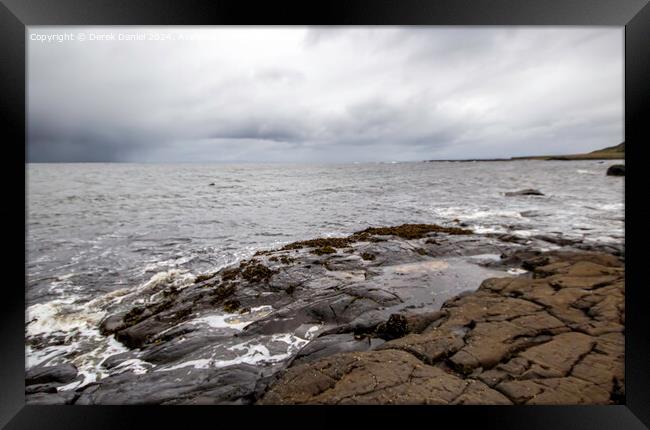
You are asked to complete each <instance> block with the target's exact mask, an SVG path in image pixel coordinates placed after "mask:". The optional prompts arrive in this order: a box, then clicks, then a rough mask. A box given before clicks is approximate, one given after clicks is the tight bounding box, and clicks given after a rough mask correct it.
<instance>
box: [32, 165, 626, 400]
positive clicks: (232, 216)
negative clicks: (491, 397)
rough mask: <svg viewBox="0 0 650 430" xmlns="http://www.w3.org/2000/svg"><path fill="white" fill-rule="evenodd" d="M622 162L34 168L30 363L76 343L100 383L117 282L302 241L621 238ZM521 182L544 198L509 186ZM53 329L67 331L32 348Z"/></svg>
mask: <svg viewBox="0 0 650 430" xmlns="http://www.w3.org/2000/svg"><path fill="white" fill-rule="evenodd" d="M620 162H621V161H618V160H612V161H609V160H608V161H598V160H588V161H559V160H558V161H539V160H525V161H524V160H522V161H489V162H488V161H475V162H453V161H448V162H388V163H350V164H323V165H319V164H286V165H284V164H130V163H74V164H40V163H38V164H27V165H26V183H27V189H26V197H27V219H26V230H27V231H26V256H25V261H26V275H27V282H26V290H25V294H26V305H27V309H26V314H25V335H26V368H31V367H33V366H36V365H53V364H56V363H58V362H64V361H65V360H66V357H69V356H70V352H71V351H72V350H74V349H75V348H77V349H80V348H81V349H83V350H84V351H85V352H84V354H82V357H81V358H79V354H77V355H75V360H76V361H75V364H76V365H77V366H78V367H79V368H80V369H81V370H82V371H83V372H84V375H85V378H84V380H83V381H82V382H75V383H74V384H71V385H70V386H69V387H64V389H72V388H75V387H78V386H79V385H80V384H87V383H89V382H92V381H94V380H98V379H101V378H102V377H104V376H106V374H105V373H103V371H102V370H101V366H100V365H101V361H102V360H104V359H105V358H106V357H108V356H110V355H112V354H116V353H120V352H124V351H126V348H124V347H123V346H122V345H121V344H119V343H118V342H117V341H115V340H114V339H113V338H112V337H110V338H105V337H103V336H101V335H100V334H99V332H98V330H97V324H98V323H99V321H101V319H102V318H104V317H105V316H106V309H107V302H110V301H111V300H123V297H124V296H123V295H120V294H116V292H119V291H122V292H123V291H130V290H137V289H141V288H143V287H146V286H150V285H152V284H156V283H166V284H171V285H177V286H181V287H182V286H184V285H189V284H191V283H192V282H193V280H194V278H195V277H196V276H197V275H199V274H201V273H206V272H213V271H215V270H218V269H220V268H222V267H225V266H228V265H231V264H234V263H237V262H238V261H239V260H241V259H244V258H248V257H250V256H252V255H253V254H254V253H255V252H256V251H258V250H264V249H271V248H276V247H279V246H281V245H283V244H286V243H289V242H292V241H296V240H304V239H310V238H316V237H324V236H342V235H348V234H350V233H353V232H355V231H359V230H362V229H365V228H367V227H371V226H387V225H399V224H404V223H438V224H444V225H457V224H458V223H459V222H461V223H463V224H464V225H466V226H467V228H471V229H473V230H474V231H475V232H478V233H491V232H492V233H496V232H504V233H510V234H515V235H519V236H524V237H525V236H534V235H539V234H552V235H563V236H564V237H567V238H574V239H582V240H584V241H586V242H597V243H614V244H622V243H623V242H624V220H625V204H624V179H623V178H622V177H612V176H607V175H606V174H605V172H606V170H607V168H608V166H610V165H612V164H620ZM526 188H533V189H537V190H539V191H541V192H542V193H543V194H544V195H543V196H516V197H508V196H506V195H505V193H506V192H511V191H517V190H521V189H526ZM454 220H457V221H454ZM477 286H478V285H477ZM238 324H240V323H238ZM240 325H241V324H240ZM235 328H240V327H239V326H237V327H235ZM48 336H51V337H55V336H59V338H60V337H64V338H65V341H57V342H49V344H48V346H47V347H44V348H43V347H38V348H37V347H35V346H34V345H35V344H36V342H33V340H35V339H40V340H42V339H44V338H45V339H47V338H48ZM30 340H32V342H30ZM305 342H306V340H305V339H299V340H296V342H294V344H293V347H294V348H295V347H298V346H301V345H303V344H304V343H305ZM47 343H48V342H46V344H47ZM289 344H291V343H290V342H289ZM290 346H291V345H290ZM251 357H252V358H251ZM265 359H268V360H272V359H273V357H265V356H264V354H262V355H261V357H260V356H255V354H253V355H251V354H249V353H248V352H247V353H246V354H243V355H242V358H241V360H240V361H242V362H246V360H249V361H248V362H256V361H255V360H262V361H263V360H265ZM234 361H235V362H236V361H237V360H234ZM130 366H131V367H130V370H132V371H134V372H144V371H147V369H146V368H143V367H142V363H138V362H137V360H135V361H133V362H132V363H130ZM127 368H128V366H124V369H123V370H127Z"/></svg>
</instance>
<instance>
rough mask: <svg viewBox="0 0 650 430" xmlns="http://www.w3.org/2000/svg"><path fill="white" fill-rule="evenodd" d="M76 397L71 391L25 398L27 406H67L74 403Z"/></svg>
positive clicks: (32, 395) (39, 394) (36, 394)
mask: <svg viewBox="0 0 650 430" xmlns="http://www.w3.org/2000/svg"><path fill="white" fill-rule="evenodd" d="M76 397H77V395H76V394H75V393H74V392H71V391H61V392H57V393H49V392H39V393H34V394H28V395H26V396H25V403H27V404H28V405H69V404H72V403H73V402H74V400H75V399H76Z"/></svg>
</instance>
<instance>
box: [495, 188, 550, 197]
mask: <svg viewBox="0 0 650 430" xmlns="http://www.w3.org/2000/svg"><path fill="white" fill-rule="evenodd" d="M505 195H506V197H515V196H543V195H544V193H542V192H541V191H539V190H534V189H532V188H526V189H524V190H519V191H509V192H507V193H505Z"/></svg>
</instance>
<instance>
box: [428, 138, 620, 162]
mask: <svg viewBox="0 0 650 430" xmlns="http://www.w3.org/2000/svg"><path fill="white" fill-rule="evenodd" d="M624 158H625V142H623V143H619V144H618V145H615V146H609V147H607V148H603V149H598V150H596V151H592V152H587V153H584V154H568V155H530V156H527V157H511V158H472V159H463V160H425V162H427V163H432V162H436V161H458V162H468V161H518V160H623V159H624Z"/></svg>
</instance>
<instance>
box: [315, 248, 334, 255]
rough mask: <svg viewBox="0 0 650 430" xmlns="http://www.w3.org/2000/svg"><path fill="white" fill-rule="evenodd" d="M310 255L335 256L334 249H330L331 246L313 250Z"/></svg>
mask: <svg viewBox="0 0 650 430" xmlns="http://www.w3.org/2000/svg"><path fill="white" fill-rule="evenodd" d="M311 253H312V254H316V255H324V254H335V253H336V249H334V248H332V247H331V246H323V247H322V248H316V249H314V250H313V251H312V252H311Z"/></svg>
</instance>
